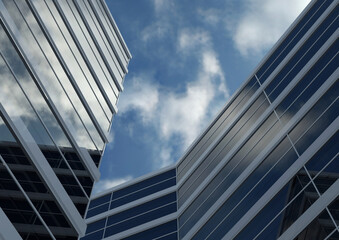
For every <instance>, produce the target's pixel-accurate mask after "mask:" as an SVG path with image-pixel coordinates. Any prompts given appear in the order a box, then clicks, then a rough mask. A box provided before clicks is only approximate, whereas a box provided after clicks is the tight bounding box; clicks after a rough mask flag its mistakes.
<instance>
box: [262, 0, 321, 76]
mask: <svg viewBox="0 0 339 240" xmlns="http://www.w3.org/2000/svg"><path fill="white" fill-rule="evenodd" d="M314 2H315V1H314ZM324 3H325V1H324V2H323V3H322V4H321V5H320V6H319V7H318V9H317V11H316V12H314V13H313V15H312V16H310V18H309V19H308V21H307V22H305V24H304V25H303V27H302V28H300V30H299V31H298V32H297V33H296V34H295V35H294V37H293V38H292V39H291V41H290V42H289V43H288V45H286V47H285V48H284V49H282V50H281V52H280V53H279V55H278V56H277V57H276V58H275V59H274V61H272V63H271V64H270V65H269V66H268V67H267V68H266V70H265V71H264V72H263V73H262V74H261V76H260V79H261V77H262V76H263V75H264V74H265V73H266V72H267V70H268V69H269V68H270V67H271V66H272V64H273V63H274V62H275V60H277V58H278V57H279V56H280V55H281V53H282V52H283V51H284V50H285V49H286V48H287V47H288V46H289V44H290V43H291V42H292V41H293V39H294V38H295V37H296V35H297V34H298V33H299V32H300V31H302V30H303V28H304V27H305V25H306V24H307V23H308V22H309V21H310V20H311V18H312V17H313V16H314V15H315V14H316V13H317V12H318V11H319V9H320V8H321V6H322V5H323V4H324ZM312 5H313V3H312ZM307 8H308V9H310V8H311V7H310V6H308V7H307ZM306 13H307V12H306ZM306 13H305V14H306ZM296 25H297V24H295V25H294V26H293V29H294V27H296ZM291 30H292V29H291ZM283 40H285V38H284V39H282V41H281V42H280V44H281V43H282V42H283ZM280 44H277V46H280ZM275 50H276V49H272V52H271V54H270V55H269V56H271V55H272V54H273V53H274V51H275ZM265 60H266V61H267V60H268V58H267V59H265ZM266 61H265V62H266ZM265 62H263V63H265ZM258 69H260V67H258Z"/></svg>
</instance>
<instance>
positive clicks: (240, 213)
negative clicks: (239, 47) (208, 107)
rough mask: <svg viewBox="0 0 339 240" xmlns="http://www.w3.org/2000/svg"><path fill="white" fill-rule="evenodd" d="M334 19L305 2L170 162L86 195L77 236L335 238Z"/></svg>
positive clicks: (323, 7)
mask: <svg viewBox="0 0 339 240" xmlns="http://www.w3.org/2000/svg"><path fill="white" fill-rule="evenodd" d="M338 17H339V6H338V1H335V0H318V1H311V3H310V4H309V5H308V6H307V7H306V9H305V10H304V11H303V12H302V13H301V15H300V16H299V17H298V18H297V19H296V20H295V22H294V23H293V24H292V25H291V26H290V27H289V29H288V30H287V31H286V33H285V34H284V35H283V36H282V37H281V38H280V40H279V41H278V42H277V43H276V44H275V46H274V47H273V48H272V50H271V51H270V52H269V53H268V54H267V55H266V57H265V58H264V59H263V60H262V61H261V63H260V64H259V65H258V67H257V68H256V69H255V70H254V71H253V72H252V74H251V75H250V77H249V78H248V79H247V80H246V81H245V83H244V84H243V85H242V87H241V88H240V89H239V90H238V91H237V92H236V93H235V94H234V95H233V97H232V98H231V100H230V101H229V102H228V103H227V104H226V105H225V107H224V108H223V109H222V110H221V112H220V113H219V114H218V116H217V117H216V118H215V119H214V120H213V122H212V123H211V124H210V126H209V127H208V128H207V129H206V130H205V131H204V132H203V133H202V134H201V135H200V137H198V138H197V139H196V140H195V142H194V143H193V144H192V145H191V147H190V148H189V149H188V150H187V151H186V153H185V154H184V156H183V157H182V158H181V159H180V160H179V161H178V162H177V164H175V165H174V166H172V167H169V168H167V169H164V170H161V171H160V172H157V173H154V174H152V175H150V176H146V177H142V178H140V179H137V180H134V181H133V182H130V183H125V184H124V185H122V186H118V187H115V188H113V189H111V190H109V191H106V192H104V193H102V194H100V195H98V196H96V197H95V198H93V199H92V200H91V203H90V204H89V208H88V211H87V216H86V218H87V220H86V221H87V223H88V228H87V232H86V237H84V238H83V239H86V240H87V239H93V240H95V239H130V240H131V239H162V240H165V239H196V240H202V239H211V240H217V239H240V240H248V239H265V240H267V239H280V240H283V239H298V240H313V239H314V240H319V239H339V227H338V225H339V179H338V177H339V158H338V149H339V139H338V138H339V135H338V128H339V119H338V113H339V105H338V93H339V81H338V78H339V69H338V65H339V55H338V50H339V42H338V34H339V30H338V27H339V19H338ZM175 182H176V183H175Z"/></svg>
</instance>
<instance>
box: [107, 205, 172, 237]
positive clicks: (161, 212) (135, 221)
mask: <svg viewBox="0 0 339 240" xmlns="http://www.w3.org/2000/svg"><path fill="white" fill-rule="evenodd" d="M176 210H177V205H176V203H171V204H168V205H165V206H163V207H160V208H158V209H154V210H152V211H149V212H147V213H144V214H142V215H140V216H136V217H134V218H130V219H128V220H126V221H123V222H120V223H117V224H114V225H112V226H111V227H107V228H106V231H105V237H108V236H111V235H113V234H116V233H119V232H122V231H125V230H127V229H130V228H133V227H136V226H139V225H141V224H144V223H147V222H149V221H152V220H155V219H157V218H160V217H163V216H166V215H168V214H171V213H173V212H175V211H176Z"/></svg>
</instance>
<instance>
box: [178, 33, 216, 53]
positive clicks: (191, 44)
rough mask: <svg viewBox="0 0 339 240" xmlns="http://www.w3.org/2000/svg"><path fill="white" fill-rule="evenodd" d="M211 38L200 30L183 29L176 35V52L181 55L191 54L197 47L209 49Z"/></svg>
mask: <svg viewBox="0 0 339 240" xmlns="http://www.w3.org/2000/svg"><path fill="white" fill-rule="evenodd" d="M210 41H211V37H210V35H209V34H208V33H207V31H204V30H202V29H190V28H185V29H182V30H180V32H179V34H178V44H177V48H178V51H179V52H181V53H191V51H192V50H195V49H196V48H197V47H205V48H206V47H209V46H208V45H209V44H210Z"/></svg>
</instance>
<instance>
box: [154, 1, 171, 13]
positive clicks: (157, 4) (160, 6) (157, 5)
mask: <svg viewBox="0 0 339 240" xmlns="http://www.w3.org/2000/svg"><path fill="white" fill-rule="evenodd" d="M153 4H154V9H155V12H156V13H159V12H161V11H164V10H166V9H167V8H168V7H169V6H170V4H171V2H170V1H168V0H153Z"/></svg>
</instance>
